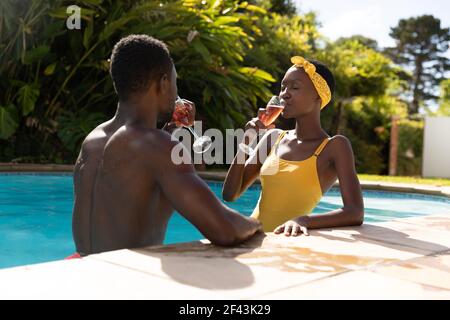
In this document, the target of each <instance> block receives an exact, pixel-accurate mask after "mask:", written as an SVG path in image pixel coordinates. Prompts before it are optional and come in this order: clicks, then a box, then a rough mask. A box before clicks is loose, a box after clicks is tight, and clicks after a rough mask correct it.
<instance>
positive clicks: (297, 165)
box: [252, 131, 330, 232]
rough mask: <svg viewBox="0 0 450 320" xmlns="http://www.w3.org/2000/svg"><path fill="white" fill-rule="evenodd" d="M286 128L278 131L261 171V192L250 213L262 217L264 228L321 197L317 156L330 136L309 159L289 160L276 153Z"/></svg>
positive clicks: (305, 210) (295, 214)
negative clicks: (279, 132)
mask: <svg viewBox="0 0 450 320" xmlns="http://www.w3.org/2000/svg"><path fill="white" fill-rule="evenodd" d="M286 132H287V131H284V132H282V133H281V134H280V136H279V137H278V139H277V141H276V142H275V144H274V145H273V147H272V150H271V151H270V153H269V156H268V157H267V159H266V161H264V163H263V165H262V167H261V171H260V179H261V195H260V198H259V201H258V204H257V205H256V208H255V210H254V211H253V214H252V217H254V218H256V219H258V220H259V221H261V223H262V225H263V229H264V231H265V232H272V231H273V230H274V229H275V228H276V227H278V226H279V225H281V224H283V223H284V222H286V221H288V220H291V219H293V218H295V217H298V216H302V215H307V214H309V213H311V211H312V210H313V209H314V208H315V206H316V205H317V204H318V203H319V201H320V199H321V198H322V189H321V187H320V181H319V176H318V174H317V157H318V156H319V154H320V152H321V151H322V150H323V148H324V147H325V146H326V145H327V143H328V141H330V139H329V138H326V139H325V140H323V142H322V143H321V144H320V146H319V147H318V148H317V150H316V151H315V152H314V154H313V155H312V156H311V157H309V158H308V159H305V160H302V161H290V160H284V159H281V158H279V157H278V156H277V155H276V153H277V149H278V144H279V143H280V141H281V139H283V137H284V135H285V134H286Z"/></svg>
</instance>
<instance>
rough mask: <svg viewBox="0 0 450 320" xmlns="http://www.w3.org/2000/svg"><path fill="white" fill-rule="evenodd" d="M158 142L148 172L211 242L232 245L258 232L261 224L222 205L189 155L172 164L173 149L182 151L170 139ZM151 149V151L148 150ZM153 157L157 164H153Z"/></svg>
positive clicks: (179, 146)
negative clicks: (180, 162) (152, 173)
mask: <svg viewBox="0 0 450 320" xmlns="http://www.w3.org/2000/svg"><path fill="white" fill-rule="evenodd" d="M164 135H165V137H161V139H159V140H160V141H158V144H160V145H159V146H158V148H157V149H156V150H159V152H158V155H157V156H156V157H155V154H153V156H152V161H151V167H152V168H151V170H153V172H155V173H156V179H157V182H158V184H159V186H160V188H161V190H162V192H163V193H164V195H165V196H166V197H167V199H169V201H170V202H171V204H172V205H173V207H174V208H175V210H177V211H178V212H180V213H181V215H183V216H184V217H185V218H186V219H187V220H189V221H190V222H191V223H192V224H193V225H194V226H195V227H197V228H198V229H199V231H200V232H201V233H202V234H203V235H204V236H205V237H206V238H208V239H209V240H210V241H211V242H212V243H214V244H217V245H225V246H226V245H234V244H236V243H239V242H241V241H244V240H246V239H248V238H249V237H251V236H252V235H254V234H255V233H256V232H257V231H258V230H260V227H261V226H260V223H259V222H258V221H257V220H255V219H253V218H247V217H245V216H242V215H240V214H239V213H238V212H236V211H235V210H232V209H230V208H228V207H227V206H225V205H224V204H223V203H222V202H221V201H220V200H219V199H218V198H217V197H216V196H215V195H214V193H213V192H212V191H211V190H210V189H209V187H208V185H207V184H206V183H205V182H204V181H203V180H202V179H201V178H200V177H199V176H198V175H197V174H196V173H195V170H194V167H193V165H192V164H191V163H190V161H189V160H190V156H188V155H187V151H186V150H185V154H186V157H185V159H184V160H185V162H187V163H182V164H175V163H174V161H173V160H172V158H171V154H172V150H173V148H175V147H176V146H177V148H184V147H183V146H182V145H181V143H179V142H176V141H171V140H170V137H167V135H166V134H164ZM151 149H153V150H155V149H154V146H153V148H151ZM155 158H156V161H155Z"/></svg>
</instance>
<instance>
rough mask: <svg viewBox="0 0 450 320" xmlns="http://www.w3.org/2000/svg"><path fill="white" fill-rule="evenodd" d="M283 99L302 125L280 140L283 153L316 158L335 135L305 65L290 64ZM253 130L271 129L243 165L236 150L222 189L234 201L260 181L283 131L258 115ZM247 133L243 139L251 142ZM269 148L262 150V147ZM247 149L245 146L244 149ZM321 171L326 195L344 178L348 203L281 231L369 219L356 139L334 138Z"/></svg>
mask: <svg viewBox="0 0 450 320" xmlns="http://www.w3.org/2000/svg"><path fill="white" fill-rule="evenodd" d="M280 98H281V100H282V104H283V105H284V110H283V113H282V116H283V117H285V118H295V119H296V128H295V129H294V130H291V131H289V132H288V133H287V134H286V135H285V136H284V137H283V139H282V140H281V141H280V143H279V147H278V149H277V156H278V157H280V158H282V159H285V160H291V161H301V160H305V159H307V158H309V157H311V156H312V155H313V153H314V151H315V150H316V149H317V148H318V147H319V145H320V144H321V142H322V141H323V140H324V139H325V138H329V135H328V134H327V133H326V132H325V131H324V130H323V129H322V128H321V125H320V112H321V111H320V104H321V100H320V97H319V95H318V94H317V91H316V89H315V88H314V85H313V83H312V82H311V80H310V78H309V77H308V75H307V74H306V73H305V72H304V71H303V69H301V68H295V67H292V68H290V69H289V70H288V71H287V73H286V75H285V77H284V78H283V80H282V83H281V92H280ZM249 129H254V130H257V131H258V130H262V129H269V130H268V131H267V132H266V134H265V135H264V136H263V137H262V138H261V140H260V142H259V144H258V146H257V147H256V150H255V153H254V154H253V155H252V156H251V157H250V158H248V159H247V161H246V163H245V164H239V163H238V161H237V159H238V157H239V156H241V157H242V154H240V155H239V156H238V155H236V157H235V160H234V162H233V164H232V166H231V167H230V169H229V171H228V174H227V178H226V180H225V183H224V188H223V191H222V194H223V197H224V199H225V200H226V201H234V200H236V199H237V198H239V196H240V195H241V194H242V193H243V192H244V191H245V190H246V189H247V188H248V187H249V186H250V185H252V184H253V183H254V181H255V180H256V178H257V177H258V175H259V172H260V170H261V166H262V164H263V163H264V161H265V159H266V158H267V155H268V154H269V153H270V151H271V149H272V146H273V145H274V143H275V141H276V139H277V138H278V136H279V135H280V134H281V132H282V131H281V130H279V129H272V127H266V126H264V124H263V123H262V122H261V121H259V120H258V118H254V119H252V120H251V121H249V122H248V123H247V125H246V132H247V131H250V130H249ZM249 140H250V139H248V138H245V137H244V140H243V142H244V143H248V141H249ZM261 148H265V150H267V151H265V152H263V153H262V154H261V153H260V152H259V151H260V149H261ZM238 153H241V151H238ZM317 173H318V177H319V181H320V186H321V189H322V194H325V193H326V192H327V191H328V190H329V189H330V188H331V187H332V185H333V184H334V183H335V182H336V180H337V179H339V185H340V191H341V195H342V200H343V204H344V206H343V207H342V208H341V209H338V210H334V211H331V212H328V213H325V214H321V215H307V216H301V217H298V218H296V219H293V220H290V221H286V223H284V224H282V225H280V226H279V227H277V228H276V229H275V230H274V232H275V233H284V234H285V235H286V236H291V235H293V236H297V235H299V234H302V233H303V234H306V235H307V234H308V229H318V228H330V227H342V226H354V225H361V224H362V222H363V219H364V204H363V199H362V193H361V187H360V184H359V180H358V177H357V175H356V170H355V161H354V156H353V150H352V147H351V144H350V141H349V140H348V139H347V138H346V137H344V136H342V135H336V136H334V137H332V138H331V140H330V141H329V142H328V144H327V145H326V147H325V148H324V149H323V151H322V152H321V154H320V155H319V157H318V158H317Z"/></svg>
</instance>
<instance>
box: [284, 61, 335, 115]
mask: <svg viewBox="0 0 450 320" xmlns="http://www.w3.org/2000/svg"><path fill="white" fill-rule="evenodd" d="M291 62H292V63H293V64H294V66H295V67H297V68H303V70H305V72H306V74H307V75H308V76H309V78H310V79H311V81H312V83H313V85H314V87H315V88H316V90H317V93H318V94H319V97H320V99H321V100H322V105H321V107H320V109H321V110H322V109H323V107H325V106H326V105H327V104H328V103H329V102H330V100H331V91H330V87H329V86H328V84H327V82H326V81H325V79H324V78H323V77H322V76H321V75H320V74H318V73H317V72H316V66H315V65H313V64H312V63H311V62H309V61H308V60H306V59H305V58H303V57H299V56H295V57H292V58H291Z"/></svg>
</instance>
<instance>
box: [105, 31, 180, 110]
mask: <svg viewBox="0 0 450 320" xmlns="http://www.w3.org/2000/svg"><path fill="white" fill-rule="evenodd" d="M172 67H173V61H172V58H171V57H170V53H169V50H168V49H167V46H166V45H165V43H164V42H162V41H160V40H157V39H155V38H152V37H150V36H147V35H144V34H139V35H136V34H132V35H129V36H127V37H125V38H122V39H120V41H119V42H117V43H116V45H115V46H114V49H113V52H112V55H111V65H110V70H109V71H110V74H111V77H112V79H113V83H114V87H115V89H116V92H117V95H118V96H119V99H120V100H122V101H126V100H127V99H128V98H129V97H130V94H133V93H141V92H143V91H145V90H146V89H148V88H149V87H150V85H151V84H152V82H153V81H159V80H160V79H161V77H162V76H163V75H164V74H168V75H170V73H171V71H172Z"/></svg>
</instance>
